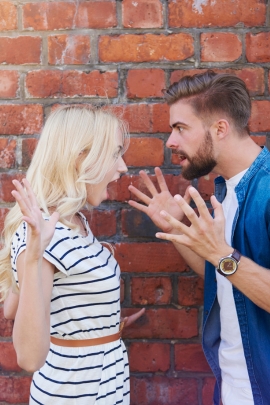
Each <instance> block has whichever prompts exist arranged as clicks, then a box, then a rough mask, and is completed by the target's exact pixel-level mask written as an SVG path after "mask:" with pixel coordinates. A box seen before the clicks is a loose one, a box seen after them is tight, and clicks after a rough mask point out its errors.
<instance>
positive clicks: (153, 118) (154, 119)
mask: <svg viewBox="0 0 270 405" xmlns="http://www.w3.org/2000/svg"><path fill="white" fill-rule="evenodd" d="M110 110H112V111H113V112H114V113H115V114H117V115H119V116H121V118H123V119H124V120H126V121H127V122H128V124H129V130H130V132H131V133H157V132H169V131H170V127H169V107H168V106H167V104H142V103H141V104H126V105H113V106H110Z"/></svg>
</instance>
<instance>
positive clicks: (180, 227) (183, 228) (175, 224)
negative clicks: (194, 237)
mask: <svg viewBox="0 0 270 405" xmlns="http://www.w3.org/2000/svg"><path fill="white" fill-rule="evenodd" d="M160 216H161V217H162V218H164V219H165V220H166V221H167V222H168V223H169V224H170V225H171V227H172V229H175V230H177V231H179V233H184V234H186V233H188V232H189V227H188V226H187V225H185V224H183V223H182V222H180V221H178V220H177V219H175V218H174V217H172V216H171V215H170V214H168V212H166V211H161V212H160Z"/></svg>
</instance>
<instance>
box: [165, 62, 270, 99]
mask: <svg viewBox="0 0 270 405" xmlns="http://www.w3.org/2000/svg"><path fill="white" fill-rule="evenodd" d="M212 70H213V71H214V72H216V73H229V74H234V75H236V76H237V77H239V78H240V79H242V80H243V81H244V82H245V83H246V86H247V88H248V90H249V93H250V95H251V96H258V95H262V94H264V89H265V86H264V69H263V68H260V67H258V68H244V69H229V68H228V69H212ZM206 71H207V69H188V70H175V71H173V72H172V74H171V83H174V82H177V81H178V80H180V79H182V77H184V76H187V75H191V76H193V75H194V74H197V73H204V72H206Z"/></svg>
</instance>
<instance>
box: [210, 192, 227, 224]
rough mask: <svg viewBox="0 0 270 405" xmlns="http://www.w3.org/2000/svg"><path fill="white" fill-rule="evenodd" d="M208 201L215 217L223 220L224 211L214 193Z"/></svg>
mask: <svg viewBox="0 0 270 405" xmlns="http://www.w3.org/2000/svg"><path fill="white" fill-rule="evenodd" d="M210 201H211V204H212V207H213V209H214V212H215V219H220V220H223V221H224V212H223V208H222V204H220V203H219V202H218V200H217V199H216V197H215V196H214V195H212V196H211V198H210Z"/></svg>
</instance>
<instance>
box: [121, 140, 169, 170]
mask: <svg viewBox="0 0 270 405" xmlns="http://www.w3.org/2000/svg"><path fill="white" fill-rule="evenodd" d="M124 160H125V162H126V164H127V166H145V164H146V162H147V166H162V165H163V162H164V144H163V140H162V139H158V138H131V139H130V145H129V148H128V150H127V151H126V153H125V155H124Z"/></svg>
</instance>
